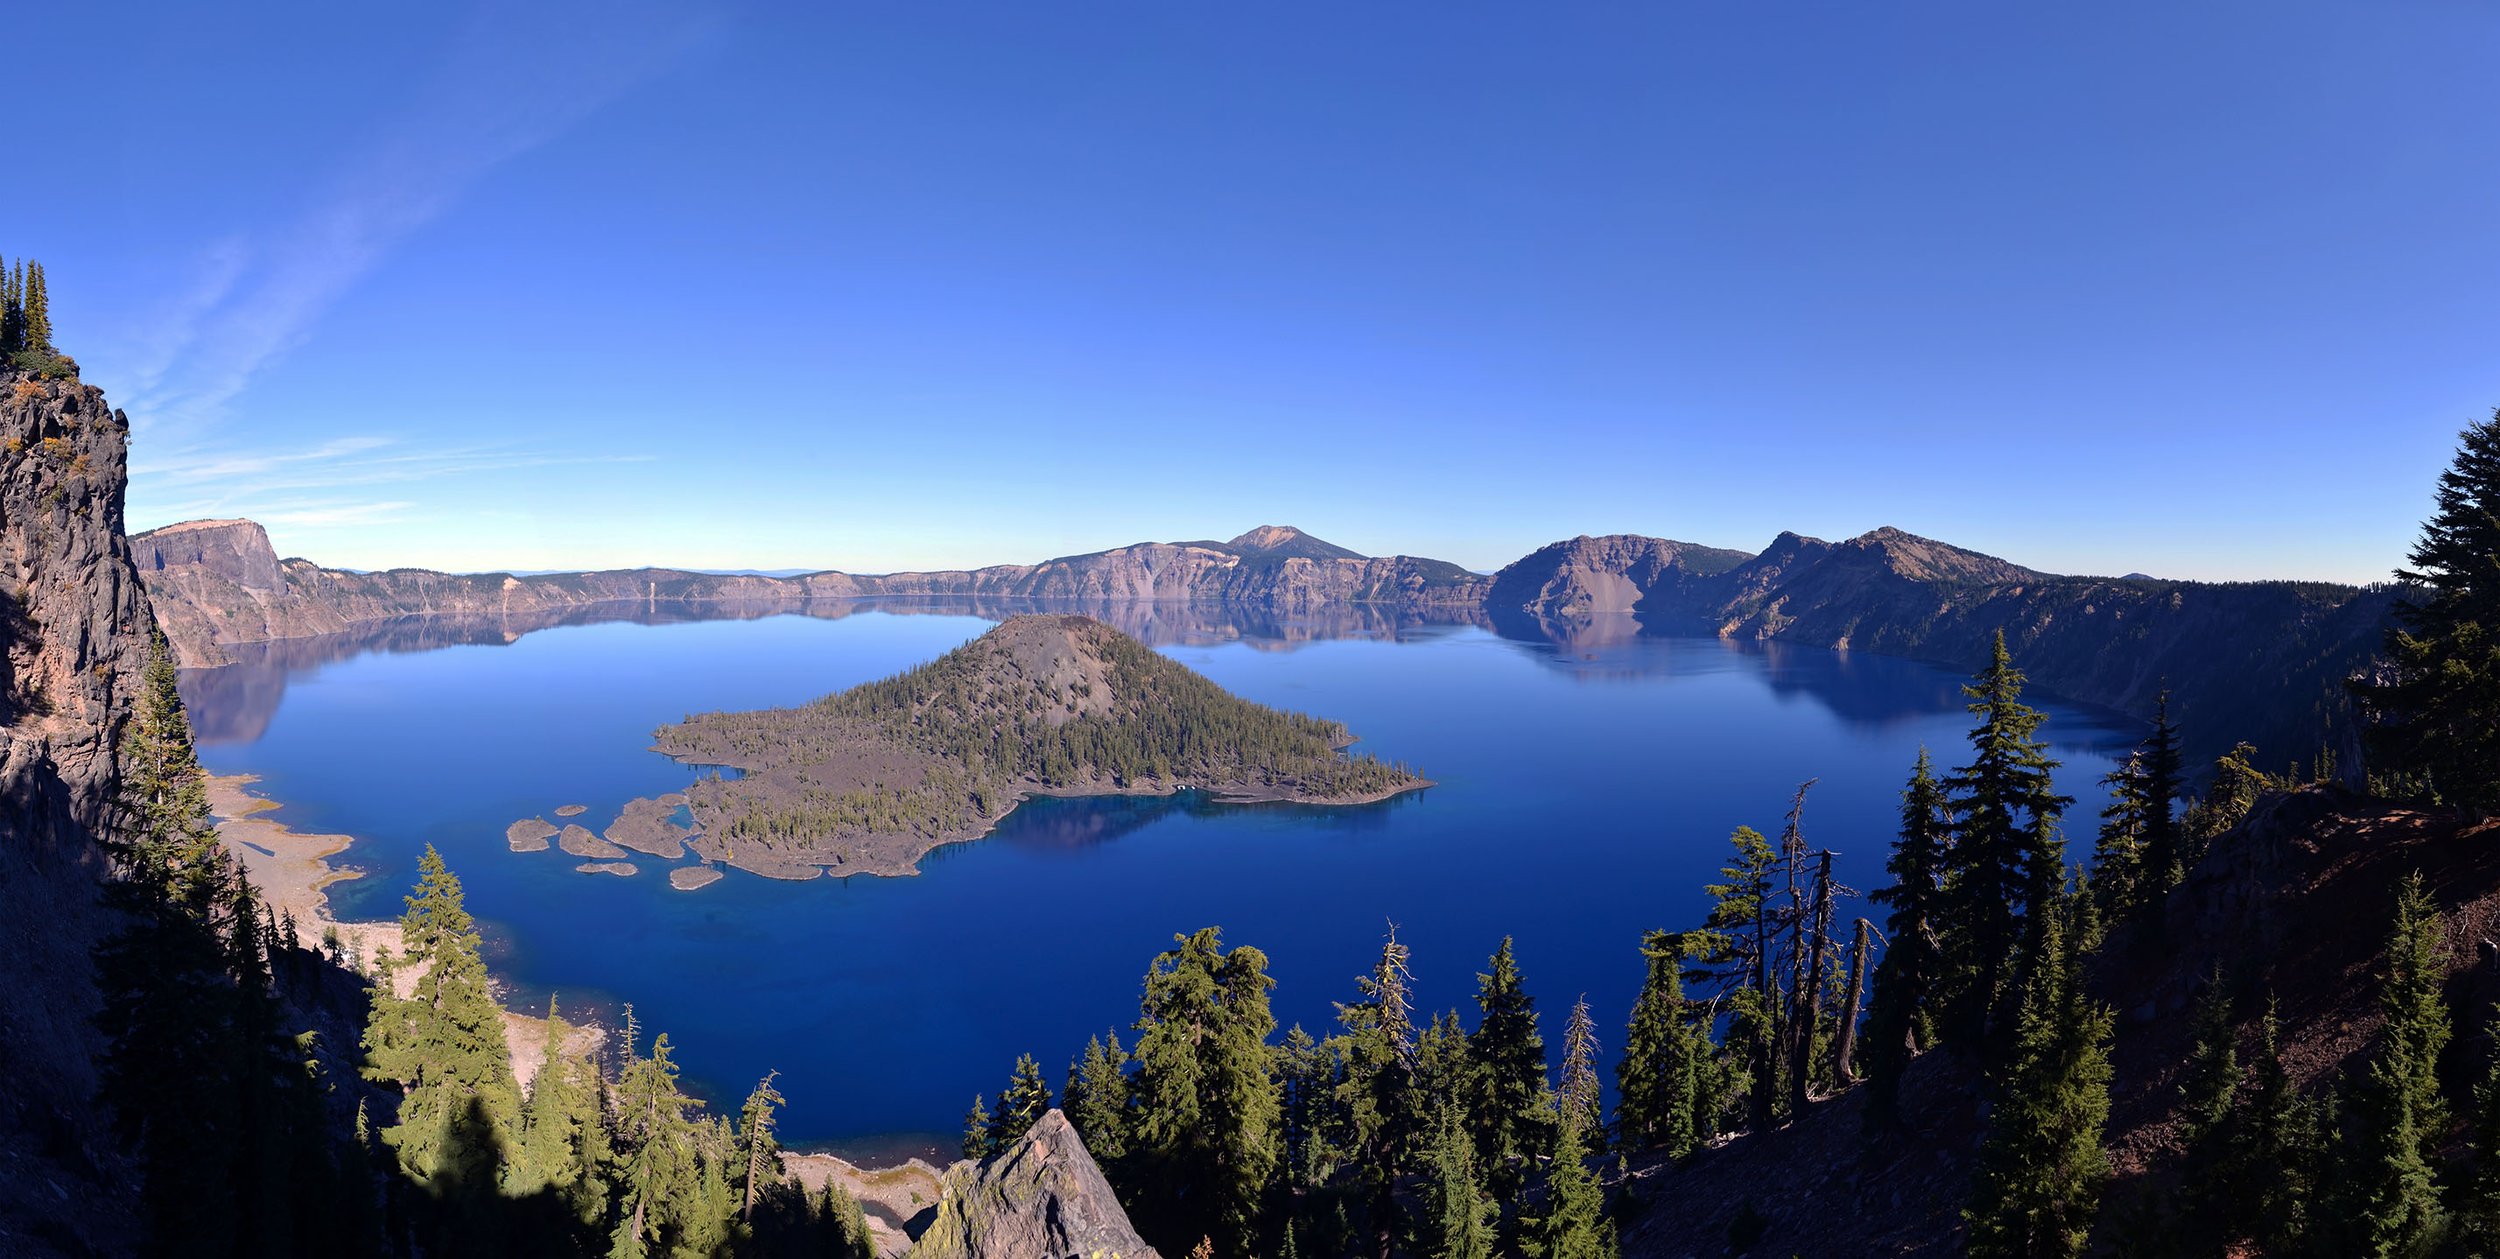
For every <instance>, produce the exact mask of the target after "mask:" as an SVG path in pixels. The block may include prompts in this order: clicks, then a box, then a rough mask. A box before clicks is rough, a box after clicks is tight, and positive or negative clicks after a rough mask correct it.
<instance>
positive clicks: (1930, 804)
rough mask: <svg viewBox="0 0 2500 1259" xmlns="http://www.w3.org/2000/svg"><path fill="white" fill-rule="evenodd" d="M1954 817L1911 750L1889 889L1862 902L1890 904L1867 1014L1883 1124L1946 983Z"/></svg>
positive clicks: (1875, 1107)
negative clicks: (1947, 889)
mask: <svg viewBox="0 0 2500 1259" xmlns="http://www.w3.org/2000/svg"><path fill="white" fill-rule="evenodd" d="M1952 826H1953V820H1952V817H1951V815H1950V814H1949V813H1948V812H1947V804H1946V801H1945V795H1944V788H1943V787H1942V786H1941V785H1939V784H1938V783H1937V782H1936V775H1935V770H1934V767H1933V765H1932V763H1931V762H1930V761H1929V760H1928V757H1927V749H1925V748H1920V749H1919V750H1918V763H1917V764H1916V765H1915V766H1913V767H1912V768H1911V770H1910V783H1909V786H1908V787H1906V788H1904V789H1903V790H1902V792H1901V832H1900V836H1899V838H1898V839H1896V840H1895V841H1894V842H1893V847H1892V856H1891V858H1890V859H1888V860H1887V861H1886V862H1885V863H1884V869H1885V870H1886V872H1888V873H1890V874H1891V875H1892V886H1890V887H1886V888H1881V889H1878V890H1877V891H1874V892H1871V893H1869V894H1868V896H1867V899H1869V900H1872V901H1875V902H1877V903H1879V904H1883V905H1887V906H1890V907H1891V911H1890V912H1889V913H1888V914H1887V915H1886V916H1885V918H1884V938H1885V941H1886V943H1885V948H1884V960H1883V961H1881V962H1878V963H1877V964H1876V966H1875V996H1874V1000H1873V1003H1872V1007H1871V1008H1870V1009H1869V1010H1868V1012H1867V1031H1866V1075H1867V1103H1866V1117H1867V1122H1868V1123H1869V1124H1870V1125H1871V1126H1874V1127H1885V1126H1889V1125H1890V1124H1892V1123H1894V1122H1895V1121H1896V1120H1897V1118H1898V1104H1899V1101H1898V1099H1899V1097H1900V1090H1901V1073H1902V1072H1903V1071H1905V1070H1907V1069H1908V1068H1909V1063H1910V1057H1911V1055H1913V1054H1914V1053H1916V1052H1917V1051H1918V1050H1920V1049H1923V1048H1926V1047H1927V1046H1928V1045H1930V1044H1932V1043H1933V1042H1934V1037H1935V1031H1934V1020H1933V1015H1934V1012H1935V1009H1936V1007H1937V1005H1938V1004H1939V1003H1940V1002H1941V1000H1942V998H1943V996H1944V992H1945V989H1946V986H1947V985H1948V984H1949V983H1950V981H1951V976H1950V975H1949V974H1948V973H1947V965H1948V962H1947V959H1946V957H1945V954H1944V949H1943V943H1942V940H1941V938H1940V935H1939V933H1940V932H1941V931H1942V929H1943V927H1944V924H1945V922H1946V921H1947V919H1948V915H1949V914H1950V912H1951V910H1950V907H1949V906H1948V904H1947V902H1946V899H1945V885H1944V872H1945V868H1946V864H1947V861H1948V853H1947V851H1946V849H1947V846H1948V845H1949V844H1950V843H1951V840H1952Z"/></svg>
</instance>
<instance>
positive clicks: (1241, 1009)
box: [964, 927, 1617, 1259]
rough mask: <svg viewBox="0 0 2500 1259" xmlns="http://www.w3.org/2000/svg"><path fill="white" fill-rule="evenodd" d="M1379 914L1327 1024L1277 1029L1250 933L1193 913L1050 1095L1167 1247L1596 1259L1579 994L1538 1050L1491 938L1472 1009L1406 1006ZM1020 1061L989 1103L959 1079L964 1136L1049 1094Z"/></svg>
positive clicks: (992, 1145) (967, 1148)
mask: <svg viewBox="0 0 2500 1259" xmlns="http://www.w3.org/2000/svg"><path fill="white" fill-rule="evenodd" d="M1409 961H1410V959H1409V954H1408V951H1407V947H1406V946H1405V945H1404V944H1402V943H1400V942H1399V941H1398V939H1397V934H1396V932H1395V930H1394V929H1393V930H1392V931H1391V932H1390V934H1389V938H1388V940H1387V942H1386V943H1385V944H1384V946H1383V947H1382V950H1381V955H1380V960H1379V961H1378V963H1377V964H1375V965H1374V966H1373V968H1372V970H1371V972H1370V973H1369V974H1367V975H1364V976H1362V977H1360V978H1358V979H1357V980H1356V982H1355V999H1354V1000H1352V1001H1349V1002H1345V1003H1342V1004H1340V1005H1339V1006H1338V1007H1337V1024H1338V1026H1337V1028H1336V1030H1334V1031H1333V1032H1331V1033H1330V1034H1328V1035H1327V1036H1325V1037H1314V1036H1312V1035H1311V1034H1310V1033H1309V1032H1307V1031H1305V1030H1304V1029H1302V1028H1301V1027H1299V1026H1296V1027H1294V1028H1293V1029H1291V1030H1290V1031H1288V1032H1286V1033H1285V1034H1284V1035H1283V1036H1282V1037H1281V1038H1280V1037H1278V1036H1277V1034H1276V1033H1277V1027H1276V1019H1275V1016H1274V1014H1273V1013H1272V1012H1271V1011H1270V1008H1269V1003H1268V994H1269V992H1270V990H1271V989H1273V988H1274V986H1275V981H1274V980H1273V979H1271V978H1269V976H1268V973H1267V957H1266V955H1265V954H1263V953H1261V952H1260V951H1259V950H1258V949H1256V948H1253V947H1249V946H1239V947H1235V948H1231V949H1227V948H1225V947H1224V943H1223V939H1222V936H1221V934H1220V932H1219V931H1218V930H1217V929H1216V928H1213V927H1209V928H1206V929H1204V930H1201V931H1198V932H1195V933H1193V934H1190V935H1185V936H1176V937H1174V940H1173V947H1172V948H1171V949H1169V950H1167V951H1165V952H1164V953H1162V954H1161V955H1159V956H1157V957H1156V958H1155V959H1154V963H1153V965H1152V967H1151V968H1149V969H1148V971H1147V972H1146V979H1145V985H1144V995H1143V997H1142V998H1141V1000H1140V1003H1139V1008H1138V1017H1137V1021H1136V1023H1135V1025H1134V1028H1133V1031H1134V1035H1135V1037H1136V1041H1135V1045H1134V1047H1133V1048H1132V1047H1126V1046H1123V1045H1122V1044H1121V1041H1120V1037H1119V1035H1118V1033H1117V1032H1113V1033H1111V1034H1110V1035H1109V1036H1108V1037H1097V1038H1095V1039H1094V1040H1093V1041H1091V1042H1090V1043H1088V1044H1087V1045H1086V1047H1085V1052H1084V1054H1083V1055H1082V1056H1081V1057H1080V1058H1078V1059H1077V1060H1076V1061H1075V1062H1072V1063H1071V1064H1069V1067H1068V1073H1067V1077H1066V1085H1065V1092H1064V1095H1063V1098H1062V1105H1063V1108H1064V1109H1065V1111H1066V1113H1067V1115H1068V1119H1069V1121H1070V1122H1071V1123H1072V1124H1074V1125H1075V1127H1076V1129H1077V1132H1078V1133H1079V1134H1080V1135H1082V1136H1083V1137H1084V1139H1085V1144H1086V1147H1087V1148H1088V1149H1089V1150H1091V1151H1092V1152H1093V1154H1094V1156H1095V1157H1096V1159H1097V1160H1098V1161H1100V1162H1101V1163H1102V1165H1103V1170H1104V1172H1105V1174H1106V1175H1107V1176H1108V1177H1109V1179H1110V1181H1111V1184H1112V1186H1113V1187H1114V1189H1116V1190H1117V1191H1118V1193H1119V1195H1120V1199H1121V1201H1122V1202H1123V1203H1125V1204H1126V1205H1127V1207H1128V1209H1129V1213H1130V1216H1131V1219H1132V1220H1133V1221H1134V1222H1135V1224H1136V1226H1137V1228H1138V1230H1139V1232H1140V1233H1141V1234H1142V1235H1143V1236H1144V1237H1145V1238H1146V1239H1147V1240H1148V1241H1149V1242H1151V1243H1152V1244H1154V1245H1155V1246H1156V1247H1157V1248H1158V1249H1160V1250H1162V1251H1163V1252H1165V1253H1167V1254H1188V1253H1198V1252H1199V1250H1198V1248H1200V1247H1204V1248H1205V1249H1204V1251H1203V1253H1211V1254H1220V1255H1241V1256H1247V1255H1276V1256H1293V1255H1311V1256H1319V1255H1389V1254H1414V1255H1434V1256H1450V1257H1453V1259H1487V1257H1489V1256H1492V1255H1496V1254H1500V1255H1533V1256H1550V1257H1551V1259H1600V1257H1602V1256H1612V1255H1614V1254H1616V1253H1617V1244H1616V1239H1615V1227H1614V1224H1613V1222H1612V1221H1611V1220H1610V1219H1609V1218H1608V1216H1607V1215H1606V1213H1605V1209H1604V1207H1605V1203H1604V1197H1603V1194H1602V1191H1601V1189H1600V1185H1599V1182H1598V1178H1597V1174H1596V1172H1595V1171H1594V1170H1593V1169H1592V1167H1591V1160H1592V1159H1593V1158H1594V1157H1595V1156H1597V1155H1598V1154H1599V1153H1600V1152H1601V1151H1602V1150H1603V1149H1604V1148H1605V1146H1606V1145H1607V1143H1608V1142H1607V1137H1606V1134H1605V1131H1604V1129H1603V1127H1602V1126H1601V1124H1600V1122H1599V1121H1600V1115H1599V1103H1598V1077H1597V1052H1598V1044H1597V1038H1596V1035H1595V1026H1594V1023H1593V1022H1592V1020H1591V1018H1590V1015H1589V1012H1588V1007H1587V1003H1586V1002H1582V1003H1581V1004H1580V1005H1578V1006H1577V1007H1575V1008H1574V1010H1573V1012H1572V1016H1571V1019H1570V1021H1569V1023H1568V1024H1567V1026H1566V1028H1565V1031H1564V1035H1563V1051H1564V1054H1563V1058H1564V1061H1563V1068H1562V1072H1561V1075H1560V1078H1559V1079H1557V1078H1555V1077H1554V1076H1553V1075H1552V1074H1551V1072H1550V1070H1549V1067H1548V1064H1547V1054H1546V1047H1545V1041H1544V1038H1543V1036H1542V1034H1541V1033H1540V1031H1539V1028H1538V1020H1537V1013H1536V1005H1535V1001H1534V999H1533V998H1531V997H1530V996H1529V995H1528V994H1527V992H1526V990H1525V988H1524V986H1523V984H1522V981H1521V978H1520V973H1519V968H1518V964H1517V961H1516V959H1515V957H1514V956H1513V953H1512V949H1511V943H1510V941H1508V940H1504V941H1503V942H1502V946H1501V948H1500V950H1499V951H1498V952H1496V953H1495V954H1494V955H1493V958H1492V960H1491V962H1490V963H1489V964H1488V966H1487V969H1486V970H1485V972H1484V973H1482V974H1480V975H1478V976H1477V995H1476V1010H1477V1019H1476V1025H1475V1026H1474V1027H1473V1028H1472V1029H1469V1028H1465V1027H1463V1026H1462V1024H1461V1021H1460V1018H1459V1015H1458V1013H1457V1012H1456V1011H1450V1012H1447V1013H1444V1014H1442V1015H1439V1016H1437V1017H1421V1018H1419V1016H1418V1013H1417V1011H1416V1010H1415V1009H1414V1006H1413V1003H1412V999H1411V996H1410V994H1411V992H1412V988H1413V975H1412V973H1411V971H1410V969H1409ZM1051 1102H1052V1098H1051V1092H1050V1085H1049V1082H1048V1081H1047V1080H1046V1079H1045V1078H1044V1076H1043V1074H1042V1071H1041V1068H1040V1066H1039V1064H1038V1063H1037V1062H1036V1061H1035V1060H1034V1059H1033V1058H1032V1057H1031V1056H1030V1055H1027V1056H1025V1057H1022V1058H1019V1059H1018V1060H1017V1062H1016V1066H1015V1070H1014V1072H1013V1074H1012V1076H1011V1077H1010V1080H1009V1082H1008V1085H1007V1087H1006V1089H1005V1090H1004V1091H1003V1092H1002V1093H1001V1095H1000V1098H999V1105H998V1108H997V1110H996V1111H995V1112H993V1111H992V1110H991V1109H990V1108H989V1106H988V1104H987V1099H986V1098H975V1099H974V1100H973V1109H972V1112H971V1115H970V1117H969V1121H968V1123H967V1127H966V1132H965V1135H964V1152H965V1154H966V1155H967V1156H969V1157H981V1156H986V1155H988V1154H990V1153H993V1152H995V1151H997V1150H998V1149H1000V1148H1002V1147H1003V1146H1005V1145H1006V1144H1008V1143H1010V1142H1013V1141H1014V1140H1016V1139H1017V1138H1019V1137H1020V1136H1022V1134H1023V1133H1024V1131H1025V1130H1026V1129H1028V1128H1030V1127H1031V1125H1032V1123H1033V1122H1034V1121H1035V1120H1036V1119H1039V1118H1040V1117H1041V1115H1042V1114H1043V1113H1044V1112H1045V1111H1046V1110H1048V1109H1049V1107H1050V1105H1051Z"/></svg>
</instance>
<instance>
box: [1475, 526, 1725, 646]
mask: <svg viewBox="0 0 2500 1259" xmlns="http://www.w3.org/2000/svg"><path fill="white" fill-rule="evenodd" d="M1747 558H1749V557H1748V556H1746V554H1745V553H1744V552H1742V551H1727V550H1721V549H1719V548H1717V547H1707V546H1695V545H1693V544H1692V543H1689V542H1672V541H1669V540H1667V539H1665V538H1644V537H1639V536H1636V535H1632V534H1615V535H1612V536H1609V537H1603V538H1592V537H1586V536H1583V537H1577V538H1573V539H1571V540H1570V541H1568V542H1556V543H1554V544H1553V545H1551V546H1547V547H1542V548H1540V549H1538V550H1537V551H1536V552H1535V553H1533V554H1531V555H1529V556H1527V557H1526V558H1524V559H1521V560H1520V561H1518V562H1517V563H1514V564H1512V565H1510V566H1508V567H1506V568H1504V569H1503V570H1502V571H1501V572H1499V573H1496V574H1494V576H1493V581H1492V584H1491V587H1490V589H1489V591H1488V593H1487V596H1486V603H1487V610H1488V611H1489V612H1491V613H1492V615H1493V616H1494V618H1495V623H1496V624H1506V623H1507V624H1508V625H1511V626H1517V627H1521V628H1532V629H1533V630H1534V631H1535V632H1538V633H1542V634H1544V635H1546V636H1548V637H1553V638H1557V639H1561V640H1565V641H1569V642H1576V643H1583V644H1588V643H1599V642H1615V641H1620V640H1622V639H1626V638H1630V637H1633V636H1634V635H1637V634H1639V633H1640V632H1641V622H1640V619H1639V615H1640V613H1642V612H1643V611H1644V610H1645V606H1646V605H1647V604H1648V602H1649V600H1650V597H1651V596H1652V595H1654V594H1657V593H1658V592H1659V591H1660V590H1662V589H1664V590H1667V591H1669V592H1674V591H1676V590H1678V589H1680V588H1681V587H1683V586H1684V585H1686V584H1688V583H1690V582H1692V581H1693V580H1695V579H1697V578H1701V577H1707V576H1711V575H1714V574H1717V573H1723V572H1725V571H1727V570H1728V569H1730V568H1733V567H1735V566H1736V565H1738V564H1742V563H1744V562H1745V561H1746V559H1747Z"/></svg>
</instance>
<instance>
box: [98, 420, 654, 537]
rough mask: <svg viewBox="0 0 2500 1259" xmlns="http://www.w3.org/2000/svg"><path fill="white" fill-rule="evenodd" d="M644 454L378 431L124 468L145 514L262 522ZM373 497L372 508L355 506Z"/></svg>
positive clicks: (378, 515) (324, 517) (378, 510)
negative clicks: (393, 490) (364, 492)
mask: <svg viewBox="0 0 2500 1259" xmlns="http://www.w3.org/2000/svg"><path fill="white" fill-rule="evenodd" d="M651 461H652V456H650V455H636V454H623V455H617V454H554V453H549V452H545V451H541V450H535V449H531V448H528V447H523V446H517V445H510V444H476V445H466V446H438V445H428V446H424V447H410V446H407V445H405V444H404V443H402V442H400V441H399V440H397V439H394V438H391V437H387V436H382V435H378V434H364V435H355V436H346V437H335V438H331V439H329V440H327V441H324V442H321V443H319V444H316V445H313V446H310V447H305V448H301V449H288V450H252V451H241V450H227V449H219V448H216V447H207V448H201V449H196V450H192V451H185V452H176V453H173V454H171V455H167V456H164V457H161V458H156V459H141V460H135V461H134V462H133V464H132V468H131V475H132V476H133V478H134V479H143V480H144V481H145V482H146V483H147V484H148V485H149V486H150V487H151V488H152V489H153V491H154V500H155V501H153V502H152V503H151V510H150V511H149V512H148V515H149V516H150V517H152V518H162V519H165V520H186V519H196V518H199V517H204V516H248V517H250V518H252V519H254V520H257V521H259V522H260V523H262V524H264V525H273V526H274V525H279V524H286V523H293V524H300V525H315V524H318V525H350V524H371V523H377V522H379V521H382V520H387V519H392V518H396V517H397V516H399V515H401V514H403V513H405V512H406V511H407V510H409V509H411V508H413V507H415V506H416V504H415V503H413V502H406V501H401V502H389V503H372V504H367V503H364V502H363V501H362V500H351V499H346V498H343V497H339V494H340V492H342V491H349V490H359V489H371V488H373V487H377V486H386V485H412V484H415V483H418V482H424V481H435V480H441V479H444V478H447V477H459V476H470V475H476V474H481V473H490V472H505V471H512V470H516V469H523V468H550V467H564V466H584V465H596V464H629V463H648V462H651ZM359 507H370V508H371V509H372V510H371V511H370V512H359V511H357V510H355V509H357V508H359Z"/></svg>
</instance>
